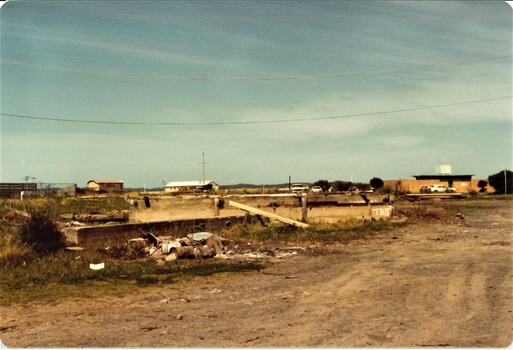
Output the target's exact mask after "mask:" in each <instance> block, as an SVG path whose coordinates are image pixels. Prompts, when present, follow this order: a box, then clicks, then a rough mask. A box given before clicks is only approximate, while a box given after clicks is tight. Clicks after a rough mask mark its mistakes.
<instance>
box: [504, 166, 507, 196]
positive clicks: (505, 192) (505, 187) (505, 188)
mask: <svg viewBox="0 0 513 350" xmlns="http://www.w3.org/2000/svg"><path fill="white" fill-rule="evenodd" d="M507 179H508V176H507V173H506V169H504V194H505V195H506V194H508V180H507Z"/></svg>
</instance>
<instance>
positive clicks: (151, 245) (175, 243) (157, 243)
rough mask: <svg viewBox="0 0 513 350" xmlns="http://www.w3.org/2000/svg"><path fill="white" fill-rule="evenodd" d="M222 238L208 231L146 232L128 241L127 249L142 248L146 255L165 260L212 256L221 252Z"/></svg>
mask: <svg viewBox="0 0 513 350" xmlns="http://www.w3.org/2000/svg"><path fill="white" fill-rule="evenodd" d="M222 240H223V239H222V238H221V237H219V236H217V235H216V234H213V233H210V232H198V233H194V234H189V235H188V236H187V237H182V238H179V239H177V238H174V237H157V236H155V235H154V234H152V233H146V234H144V235H143V236H142V237H139V238H133V239H130V240H129V241H128V247H129V249H139V250H141V249H142V250H144V251H145V252H146V255H147V256H149V257H152V258H156V259H162V258H163V259H164V260H165V261H175V260H178V259H203V258H213V257H214V256H216V254H222V253H223V249H224V247H223V243H222Z"/></svg>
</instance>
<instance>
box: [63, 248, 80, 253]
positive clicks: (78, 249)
mask: <svg viewBox="0 0 513 350" xmlns="http://www.w3.org/2000/svg"><path fill="white" fill-rule="evenodd" d="M64 249H65V250H69V251H73V252H78V251H82V250H84V248H83V247H66V248H64Z"/></svg>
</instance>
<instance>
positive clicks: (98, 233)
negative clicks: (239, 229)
mask: <svg viewBox="0 0 513 350" xmlns="http://www.w3.org/2000/svg"><path fill="white" fill-rule="evenodd" d="M247 219H248V218H246V217H245V215H239V216H233V217H222V218H210V219H191V220H173V221H159V222H147V223H129V224H113V225H98V226H84V227H74V228H67V229H65V230H64V234H65V235H66V237H67V240H68V242H69V243H70V244H76V245H80V246H84V247H91V246H97V247H102V246H106V245H109V244H112V243H124V242H126V241H127V240H128V239H131V238H136V237H140V236H141V234H142V233H147V232H151V233H153V234H155V235H156V236H174V237H177V238H178V237H184V236H186V235H187V234H189V233H191V232H198V231H208V232H220V231H221V230H223V229H225V228H227V227H229V226H232V225H236V224H243V223H245V220H247ZM249 220H250V222H253V221H254V218H252V217H250V218H249Z"/></svg>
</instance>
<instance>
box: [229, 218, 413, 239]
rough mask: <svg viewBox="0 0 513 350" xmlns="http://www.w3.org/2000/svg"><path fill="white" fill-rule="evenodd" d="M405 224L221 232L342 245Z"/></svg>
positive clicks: (349, 222)
mask: <svg viewBox="0 0 513 350" xmlns="http://www.w3.org/2000/svg"><path fill="white" fill-rule="evenodd" d="M405 225H407V223H394V222H390V221H362V220H347V221H343V222H339V223H335V224H312V225H310V227H308V228H305V229H298V228H296V227H293V226H283V225H280V226H267V227H263V226H260V225H252V226H234V227H232V228H230V229H228V230H225V231H223V234H222V235H223V237H225V238H228V239H234V240H237V239H242V240H251V241H268V242H269V241H276V242H317V243H331V242H341V241H342V242H346V241H350V240H353V239H358V238H362V237H364V236H366V235H368V234H372V233H377V232H380V231H386V230H393V229H396V228H399V227H403V226H405Z"/></svg>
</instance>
